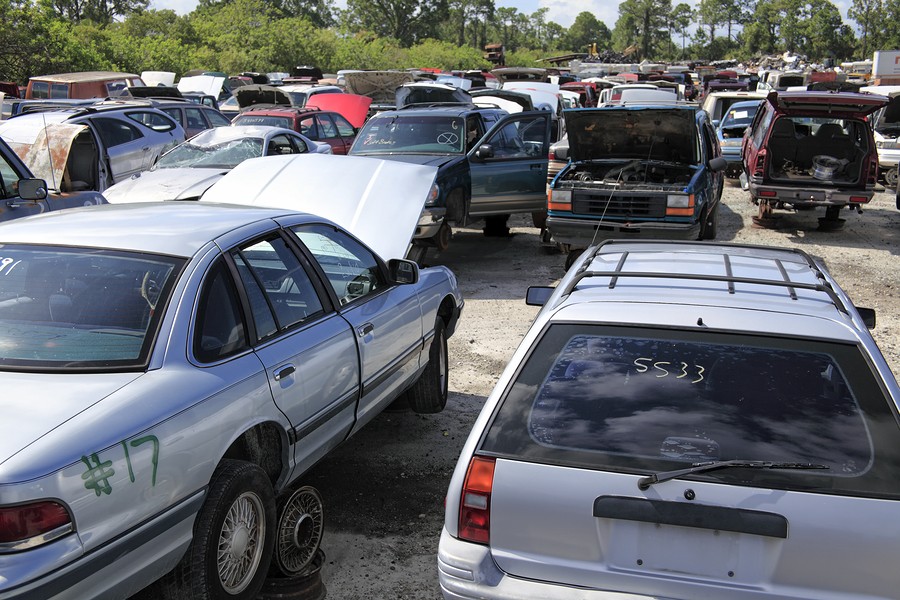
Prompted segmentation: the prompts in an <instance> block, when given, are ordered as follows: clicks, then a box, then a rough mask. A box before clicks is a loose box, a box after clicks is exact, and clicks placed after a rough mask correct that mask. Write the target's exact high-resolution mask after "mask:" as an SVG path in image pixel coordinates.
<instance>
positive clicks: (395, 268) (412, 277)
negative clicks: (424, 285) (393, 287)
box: [388, 258, 419, 284]
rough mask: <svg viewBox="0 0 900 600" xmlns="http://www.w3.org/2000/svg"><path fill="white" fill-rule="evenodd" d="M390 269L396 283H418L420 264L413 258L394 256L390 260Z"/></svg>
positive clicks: (392, 278)
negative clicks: (406, 258) (404, 258)
mask: <svg viewBox="0 0 900 600" xmlns="http://www.w3.org/2000/svg"><path fill="white" fill-rule="evenodd" d="M388 271H389V272H390V277H391V281H393V282H394V283H403V284H406V283H418V281H419V265H417V264H416V263H414V262H413V261H411V260H403V259H400V258H392V259H391V260H389V261H388Z"/></svg>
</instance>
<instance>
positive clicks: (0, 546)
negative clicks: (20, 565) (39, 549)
mask: <svg viewBox="0 0 900 600" xmlns="http://www.w3.org/2000/svg"><path fill="white" fill-rule="evenodd" d="M73 531H75V526H74V525H73V524H72V522H71V521H69V522H68V523H66V524H65V525H60V526H59V527H57V528H56V529H53V530H51V531H48V532H47V533H43V534H41V535H36V536H34V537H30V538H28V539H25V540H19V541H17V542H2V543H0V554H9V553H12V552H20V551H22V550H28V549H29V548H34V547H35V546H41V545H43V544H46V543H47V542H52V541H53V540H55V539H58V538H61V537H62V536H64V535H67V534H69V533H72V532H73Z"/></svg>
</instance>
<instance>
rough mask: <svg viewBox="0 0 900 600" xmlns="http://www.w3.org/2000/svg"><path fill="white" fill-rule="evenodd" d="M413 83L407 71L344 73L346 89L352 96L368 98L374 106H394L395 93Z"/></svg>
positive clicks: (410, 74) (411, 76) (411, 75)
mask: <svg viewBox="0 0 900 600" xmlns="http://www.w3.org/2000/svg"><path fill="white" fill-rule="evenodd" d="M411 81H413V74H412V73H407V72H406V71H351V72H348V73H344V89H346V90H347V91H348V92H350V93H351V94H359V95H361V96H368V97H369V98H371V99H372V103H373V104H393V103H394V100H395V96H394V94H395V92H396V90H397V88H398V87H400V86H401V85H403V84H404V83H409V82H411Z"/></svg>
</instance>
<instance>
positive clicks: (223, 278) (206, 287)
mask: <svg viewBox="0 0 900 600" xmlns="http://www.w3.org/2000/svg"><path fill="white" fill-rule="evenodd" d="M246 348H247V327H246V325H245V324H244V318H243V316H242V313H241V309H240V301H239V300H238V295H237V290H236V288H235V286H234V280H232V278H231V275H230V274H229V272H228V266H227V265H226V264H225V261H224V260H223V259H222V258H219V259H217V260H216V262H215V263H214V264H213V266H212V267H211V268H210V270H209V272H208V273H207V275H206V278H205V279H204V281H203V287H202V289H201V291H200V302H199V304H198V309H197V325H196V327H195V328H194V356H195V357H196V358H197V360H199V361H201V362H215V361H217V360H221V359H223V358H227V357H229V356H232V355H234V354H237V353H239V352H242V351H243V350H245V349H246Z"/></svg>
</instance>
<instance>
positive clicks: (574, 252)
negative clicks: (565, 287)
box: [566, 248, 584, 271]
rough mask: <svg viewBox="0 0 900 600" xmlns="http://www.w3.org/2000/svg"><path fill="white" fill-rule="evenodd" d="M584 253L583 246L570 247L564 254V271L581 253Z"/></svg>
mask: <svg viewBox="0 0 900 600" xmlns="http://www.w3.org/2000/svg"><path fill="white" fill-rule="evenodd" d="M582 254H584V248H577V249H574V248H570V249H569V252H568V253H567V254H566V271H568V270H569V269H571V268H572V265H574V264H575V263H576V262H578V259H579V258H581V255H582Z"/></svg>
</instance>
